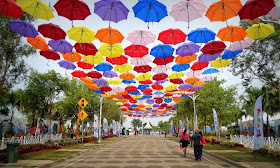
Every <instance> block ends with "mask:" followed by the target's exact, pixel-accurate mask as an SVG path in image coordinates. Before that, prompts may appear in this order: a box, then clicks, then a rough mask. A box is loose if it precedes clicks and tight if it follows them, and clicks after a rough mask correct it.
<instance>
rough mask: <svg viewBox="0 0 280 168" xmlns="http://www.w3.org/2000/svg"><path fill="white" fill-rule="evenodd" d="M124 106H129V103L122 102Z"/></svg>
mask: <svg viewBox="0 0 280 168" xmlns="http://www.w3.org/2000/svg"><path fill="white" fill-rule="evenodd" d="M123 105H124V106H125V107H130V106H131V104H129V103H124V104H123Z"/></svg>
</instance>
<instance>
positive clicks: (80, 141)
mask: <svg viewBox="0 0 280 168" xmlns="http://www.w3.org/2000/svg"><path fill="white" fill-rule="evenodd" d="M93 141H97V139H96V138H84V139H83V142H84V143H88V142H93ZM79 143H82V138H79Z"/></svg>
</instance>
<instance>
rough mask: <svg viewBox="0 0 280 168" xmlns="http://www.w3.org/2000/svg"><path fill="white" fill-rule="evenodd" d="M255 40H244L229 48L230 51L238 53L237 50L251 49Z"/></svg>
mask: <svg viewBox="0 0 280 168" xmlns="http://www.w3.org/2000/svg"><path fill="white" fill-rule="evenodd" d="M254 41H255V40H253V39H250V38H245V39H244V40H240V41H236V42H234V43H232V44H231V46H230V47H229V50H230V51H237V50H243V49H244V48H247V47H250V46H251V45H252V44H253V43H254Z"/></svg>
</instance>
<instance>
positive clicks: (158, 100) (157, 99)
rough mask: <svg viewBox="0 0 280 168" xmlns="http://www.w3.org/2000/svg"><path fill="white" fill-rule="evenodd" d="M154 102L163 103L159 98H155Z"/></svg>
mask: <svg viewBox="0 0 280 168" xmlns="http://www.w3.org/2000/svg"><path fill="white" fill-rule="evenodd" d="M155 102H156V103H157V104H161V103H162V102H163V100H162V99H161V98H155Z"/></svg>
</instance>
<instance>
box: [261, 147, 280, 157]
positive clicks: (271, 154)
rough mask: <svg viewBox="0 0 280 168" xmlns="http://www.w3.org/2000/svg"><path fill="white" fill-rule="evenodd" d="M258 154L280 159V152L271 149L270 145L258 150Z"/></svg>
mask: <svg viewBox="0 0 280 168" xmlns="http://www.w3.org/2000/svg"><path fill="white" fill-rule="evenodd" d="M256 153H259V154H263V155H267V156H269V157H272V158H275V159H280V150H279V149H271V148H270V147H269V146H268V145H265V146H264V147H263V148H260V149H258V150H256Z"/></svg>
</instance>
